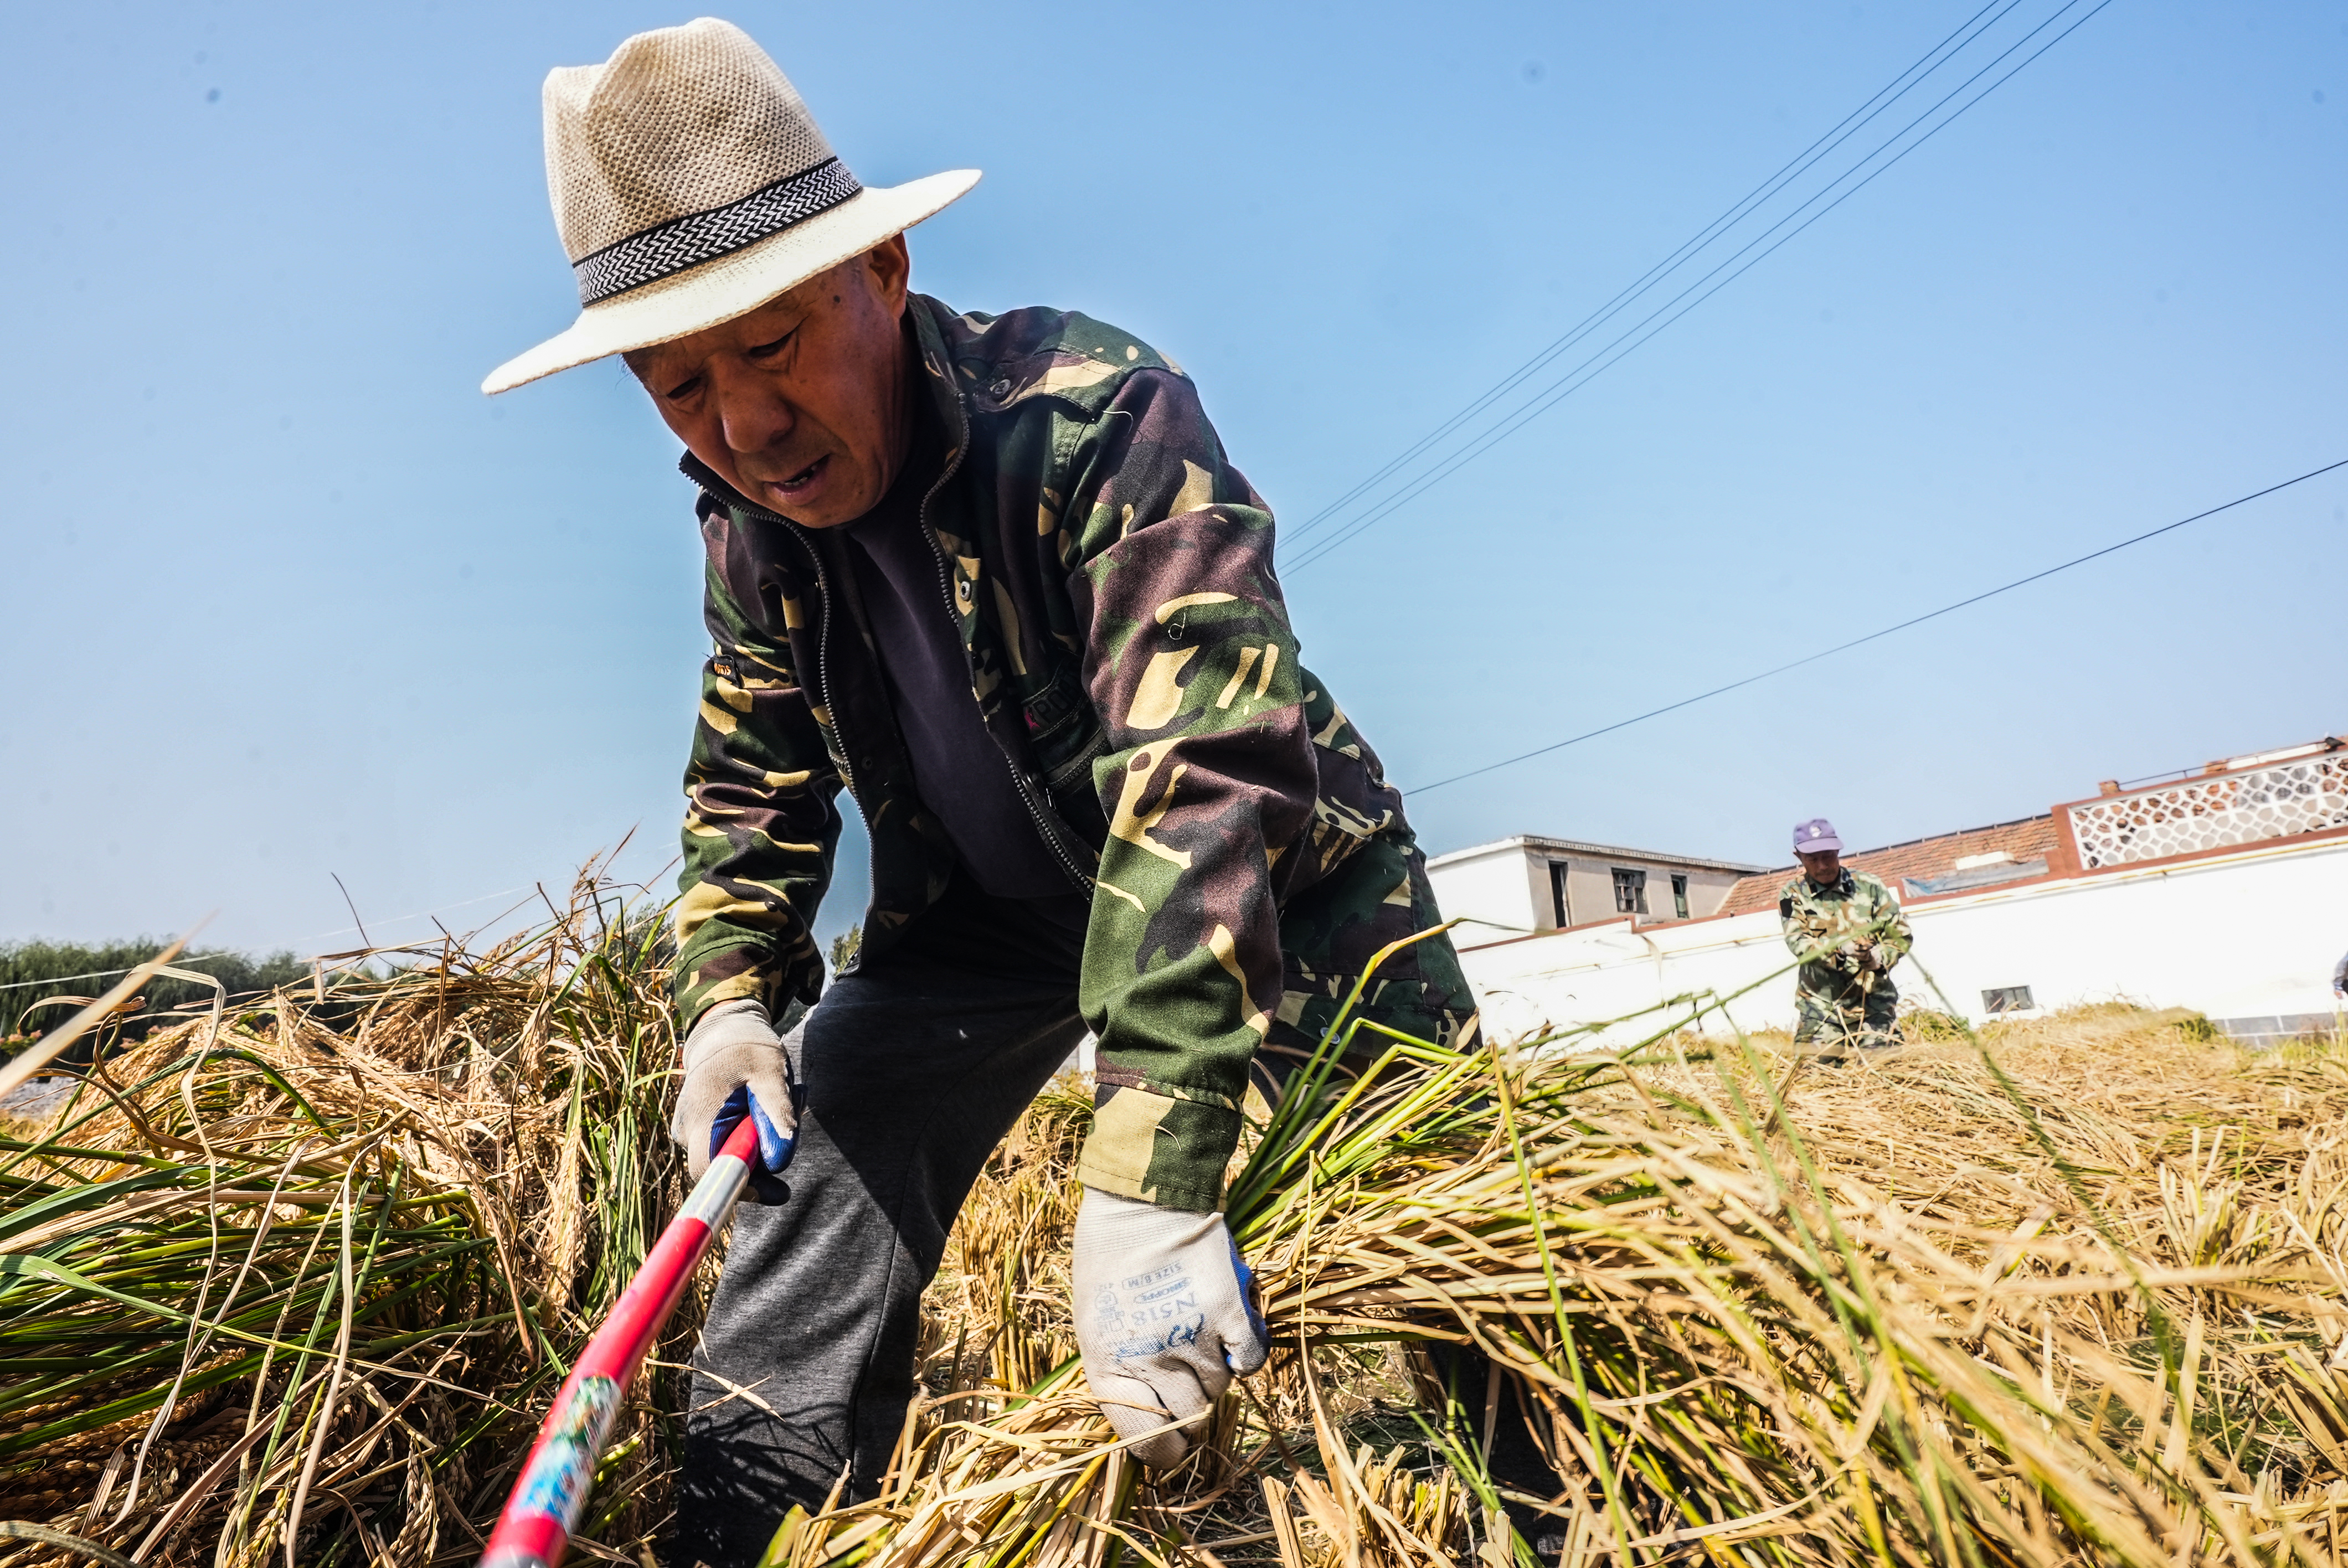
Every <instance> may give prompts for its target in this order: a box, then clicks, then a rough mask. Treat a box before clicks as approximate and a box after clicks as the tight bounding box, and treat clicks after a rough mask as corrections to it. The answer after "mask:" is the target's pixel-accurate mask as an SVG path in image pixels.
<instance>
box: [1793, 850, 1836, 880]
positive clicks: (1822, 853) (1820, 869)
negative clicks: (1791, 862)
mask: <svg viewBox="0 0 2348 1568" xmlns="http://www.w3.org/2000/svg"><path fill="white" fill-rule="evenodd" d="M1796 853H1797V854H1798V855H1799V856H1801V860H1802V875H1803V876H1807V877H1808V878H1809V879H1810V880H1811V881H1813V882H1815V883H1817V884H1818V886H1821V887H1823V886H1826V885H1827V884H1828V883H1829V882H1832V881H1834V880H1835V879H1836V878H1837V877H1838V876H1841V875H1842V852H1841V851H1840V850H1838V849H1805V850H1797V852H1796Z"/></svg>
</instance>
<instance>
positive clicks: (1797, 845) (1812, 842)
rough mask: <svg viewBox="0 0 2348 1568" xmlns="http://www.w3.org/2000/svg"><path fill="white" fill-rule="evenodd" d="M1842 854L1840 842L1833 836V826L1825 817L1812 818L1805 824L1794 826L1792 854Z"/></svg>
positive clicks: (1799, 823) (1798, 823) (1800, 823)
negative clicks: (1831, 852) (1829, 852)
mask: <svg viewBox="0 0 2348 1568" xmlns="http://www.w3.org/2000/svg"><path fill="white" fill-rule="evenodd" d="M1829 849H1831V850H1833V851H1834V852H1835V853H1836V854H1837V855H1840V854H1841V853H1842V840H1841V839H1839V838H1837V837H1836V836H1835V830H1834V824H1833V823H1831V822H1828V820H1827V819H1826V818H1825V817H1822V816H1814V817H1812V818H1810V820H1809V821H1807V822H1797V823H1796V824H1795V825H1794V853H1795V854H1797V855H1823V854H1825V853H1826V852H1827V851H1828V850H1829Z"/></svg>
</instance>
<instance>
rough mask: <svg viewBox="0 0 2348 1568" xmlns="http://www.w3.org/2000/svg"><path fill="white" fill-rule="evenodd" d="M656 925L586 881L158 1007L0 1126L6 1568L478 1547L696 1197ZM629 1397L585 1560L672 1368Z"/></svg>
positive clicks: (2, 1545) (635, 1473)
mask: <svg viewBox="0 0 2348 1568" xmlns="http://www.w3.org/2000/svg"><path fill="white" fill-rule="evenodd" d="M607 915H611V916H613V917H607ZM660 933H661V927H660V923H659V922H658V921H657V920H656V919H637V920H633V921H632V920H629V919H627V918H624V917H622V915H621V912H617V911H613V909H612V906H611V904H610V902H609V899H608V895H606V896H604V897H599V893H598V890H597V889H596V888H595V887H594V886H592V883H591V882H590V881H588V880H584V879H582V883H581V885H580V886H579V888H578V889H577V894H576V897H575V898H574V900H573V902H572V907H570V908H569V909H568V910H565V911H562V912H561V913H559V914H557V915H556V917H554V918H553V919H551V921H549V922H548V923H547V925H546V926H544V927H542V928H541V929H539V930H537V931H534V932H531V933H530V934H528V935H527V936H524V937H521V938H516V939H514V940H511V941H509V942H506V943H503V944H501V945H499V946H498V947H496V948H492V949H491V950H489V951H487V952H483V953H479V954H469V953H465V952H462V951H458V950H457V949H456V948H455V946H454V944H451V947H450V948H449V949H448V950H446V951H435V952H431V953H428V954H410V955H406V957H407V958H408V959H409V960H410V962H409V964H408V965H407V967H406V968H401V969H399V970H398V971H397V972H396V973H391V974H386V973H385V972H383V971H382V970H380V969H378V970H376V971H374V972H371V973H359V974H346V975H344V976H341V977H339V978H332V979H331V980H330V979H328V978H322V979H321V981H320V983H318V984H317V985H316V986H315V987H313V986H309V985H304V986H302V987H298V988H295V989H292V990H288V991H281V992H280V993H278V994H277V995H276V996H275V997H274V998H273V1000H272V1002H271V1004H270V1005H269V1006H268V1007H266V1008H263V1009H257V1010H254V1011H250V1012H247V1013H245V1014H244V1015H243V1016H242V1017H241V1018H237V1019H234V1020H228V1021H227V1022H225V1023H224V1025H223V1026H222V1027H221V1029H220V1030H219V1031H218V1034H217V1037H215V1035H214V1032H213V1030H212V1027H211V1024H210V1022H209V1021H208V1020H197V1021H191V1022H189V1023H186V1024H183V1025H180V1026H179V1027H175V1028H171V1029H168V1030H160V1031H158V1032H157V1033H155V1034H153V1035H152V1036H150V1037H149V1039H148V1040H146V1041H144V1042H143V1043H141V1044H139V1045H138V1046H136V1047H135V1048H133V1049H131V1050H129V1051H128V1052H127V1053H125V1054H122V1055H118V1056H113V1057H110V1058H108V1059H106V1060H105V1061H103V1062H102V1064H101V1067H100V1070H99V1071H98V1074H97V1075H95V1076H94V1077H93V1078H92V1079H91V1080H90V1081H88V1083H87V1084H86V1085H85V1086H84V1088H83V1090H82V1091H81V1092H80V1093H79V1094H78V1095H77V1096H76V1097H75V1100H74V1102H73V1103H72V1104H70V1105H69V1106H68V1107H67V1108H66V1109H65V1110H64V1112H62V1113H61V1114H59V1115H57V1116H56V1117H54V1118H52V1119H51V1120H50V1121H48V1122H46V1123H45V1124H44V1125H41V1126H39V1127H37V1128H34V1127H27V1126H23V1125H17V1126H14V1127H5V1128H0V1133H5V1134H7V1135H5V1136H0V1520H15V1521H19V1522H29V1523H30V1524H31V1525H33V1526H35V1527H37V1528H36V1531H34V1532H32V1533H33V1535H34V1537H35V1538H34V1539H31V1540H26V1539H25V1538H24V1537H25V1535H26V1532H24V1531H22V1530H19V1531H18V1532H16V1533H17V1536H18V1538H17V1539H14V1540H8V1539H0V1564H8V1565H14V1564H17V1563H74V1562H88V1561H90V1560H93V1559H96V1560H99V1561H104V1560H106V1559H105V1558H104V1557H103V1556H102V1555H101V1553H108V1552H110V1553H115V1554H117V1555H118V1556H122V1557H128V1558H130V1559H132V1560H134V1561H136V1562H138V1563H142V1564H166V1563H168V1564H178V1563H189V1564H195V1563H211V1564H217V1565H218V1568H249V1565H252V1564H257V1563H263V1562H266V1561H269V1560H271V1559H273V1558H282V1559H283V1561H285V1562H286V1563H288V1564H289V1568H291V1565H292V1564H294V1563H347V1564H353V1565H356V1564H366V1563H384V1564H386V1565H396V1568H415V1565H421V1564H424V1563H429V1562H433V1561H435V1560H438V1561H443V1562H456V1561H469V1560H470V1558H471V1557H472V1556H474V1555H476V1554H478V1553H479V1533H480V1532H484V1531H485V1530H486V1528H487V1526H488V1524H489V1522H491V1521H492V1520H494V1518H495V1516H496V1513H497V1510H498V1508H499V1505H500V1504H501V1502H502V1501H503V1499H504V1490H505V1485H506V1483H507V1482H509V1481H510V1480H511V1477H512V1474H513V1471H514V1469H515V1467H516V1466H517V1465H519V1463H520V1458H521V1452H522V1450H523V1449H524V1448H526V1447H527V1444H528V1440H529V1437H530V1432H531V1431H532V1430H533V1429H534V1428H535V1426H536V1423H537V1420H538V1418H539V1417H540V1416H541V1414H542V1413H543V1409H542V1407H543V1405H544V1403H545V1401H546V1400H547V1399H550V1398H551V1396H552V1393H553V1391H554V1388H555V1386H556V1384H557V1383H558V1382H559V1380H560V1378H561V1375H562V1370H563V1368H564V1366H565V1365H566V1364H567V1358H568V1357H569V1356H570V1355H572V1354H575V1353H576V1351H577V1349H578V1348H580V1347H581V1346H582V1345H583V1344H584V1342H585V1337H586V1335H587V1334H588V1333H589V1332H591V1331H592V1327H593V1325H594V1323H595V1321H596V1320H597V1319H598V1318H599V1317H601V1316H602V1313H603V1312H604V1311H605V1310H606V1309H607V1308H608V1307H609V1306H610V1305H611V1303H612V1301H613V1298H614V1297H616V1296H617V1295H618V1293H619V1290H620V1287H621V1286H623V1285H624V1284H625V1283H626V1280H627V1277H628V1276H629V1275H630V1274H631V1273H633V1270H634V1268H635V1266H636V1265H637V1264H638V1263H639V1262H640V1261H641V1260H642V1258H643V1256H644V1251H645V1249H646V1248H647V1247H648V1246H649V1245H650V1244H651V1242H652V1240H653V1238H654V1237H655V1236H656V1235H658V1234H659V1230H660V1227H661V1226H662V1225H664V1224H665V1223H666V1220H667V1217H668V1215H669V1214H670V1213H671V1212H672V1211H673V1209H674V1208H675V1204H676V1203H677V1202H678V1201H679V1199H680V1198H681V1196H682V1194H683V1184H682V1181H681V1176H682V1167H681V1163H680V1162H678V1161H677V1160H676V1159H675V1155H674V1152H673V1150H672V1148H671V1145H670V1144H669V1143H668V1139H667V1136H666V1133H665V1132H664V1127H663V1121H662V1118H663V1113H664V1109H665V1105H664V1102H665V1098H666V1084H667V1069H668V1066H669V1063H670V1061H672V1059H673V1057H674V1055H675V1040H674V1035H673V1032H672V1030H671V1029H670V1025H669V1021H668V1014H667V1009H666V1008H665V1006H664V1004H663V999H662V993H663V981H664V969H663V968H662V964H663V959H664V940H663V938H662V937H661V934H660ZM680 1316H681V1317H684V1318H686V1319H689V1320H688V1321H683V1322H680V1323H679V1324H677V1325H676V1326H675V1337H676V1343H675V1345H674V1346H672V1347H671V1348H669V1349H668V1350H666V1351H664V1352H663V1358H664V1359H677V1358H679V1357H680V1352H681V1350H682V1349H683V1348H687V1347H689V1346H690V1343H691V1338H692V1335H693V1332H694V1329H695V1324H697V1322H698V1320H699V1319H698V1307H697V1304H696V1303H689V1304H688V1305H687V1307H686V1308H685V1311H684V1312H683V1313H682V1314H681V1315H680ZM635 1392H636V1395H637V1397H638V1399H639V1400H640V1403H638V1404H637V1405H635V1406H634V1407H633V1409H631V1411H630V1412H629V1414H628V1415H627V1417H626V1418H625V1419H624V1422H623V1428H622V1432H621V1441H620V1443H619V1446H618V1448H617V1450H616V1451H615V1453H614V1456H613V1459H612V1460H611V1461H610V1462H609V1463H608V1464H607V1465H606V1467H605V1471H604V1477H605V1480H604V1484H603V1485H602V1486H601V1487H600V1488H599V1490H598V1493H597V1497H596V1501H595V1502H594V1503H593V1504H592V1507H593V1509H594V1510H595V1511H596V1513H595V1519H594V1528H593V1530H592V1535H593V1536H594V1537H595V1540H593V1541H591V1542H589V1543H588V1544H587V1546H586V1548H585V1549H584V1550H585V1551H586V1552H588V1553H590V1554H591V1555H592V1554H601V1555H603V1556H609V1557H615V1558H618V1559H619V1560H622V1561H627V1562H634V1561H636V1560H637V1559H636V1558H635V1556H634V1553H635V1550H636V1548H637V1547H638V1546H639V1545H641V1544H642V1543H643V1542H645V1541H647V1540H649V1539H651V1538H652V1537H653V1535H654V1532H656V1531H657V1530H658V1529H659V1527H660V1526H661V1525H662V1523H663V1522H664V1512H665V1507H664V1502H665V1497H666V1484H665V1478H666V1475H667V1469H668V1461H669V1457H670V1450H669V1435H668V1434H669V1430H670V1429H671V1427H672V1426H673V1424H674V1417H673V1415H672V1414H671V1413H669V1412H672V1411H673V1410H674V1409H675V1404H676V1400H677V1399H678V1397H679V1395H680V1393H681V1389H680V1388H679V1387H678V1384H677V1379H676V1378H675V1374H674V1372H663V1371H655V1373H654V1376H653V1377H651V1378H648V1379H647V1383H646V1386H644V1387H640V1388H639V1389H637V1390H635ZM0 1532H5V1526H0ZM41 1532H52V1533H49V1534H46V1535H44V1534H42V1533H41ZM54 1532H63V1533H64V1534H65V1535H66V1536H67V1537H70V1538H71V1539H70V1540H69V1541H67V1542H59V1541H58V1540H57V1539H56V1535H55V1533H54ZM599 1542H601V1543H606V1544H605V1545H604V1546H603V1547H602V1549H600V1551H599V1545H598V1543H599ZM610 1547H616V1548H618V1549H619V1550H618V1551H613V1550H610V1549H609V1548H610Z"/></svg>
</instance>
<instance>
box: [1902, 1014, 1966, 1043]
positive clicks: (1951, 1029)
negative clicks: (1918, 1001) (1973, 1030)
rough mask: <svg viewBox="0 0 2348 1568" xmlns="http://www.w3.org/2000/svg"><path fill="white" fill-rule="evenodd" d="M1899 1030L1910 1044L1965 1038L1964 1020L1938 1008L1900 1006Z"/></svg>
mask: <svg viewBox="0 0 2348 1568" xmlns="http://www.w3.org/2000/svg"><path fill="white" fill-rule="evenodd" d="M1900 1034H1901V1035H1902V1036H1904V1037H1905V1038H1906V1039H1907V1040H1908V1041H1909V1042H1910V1044H1922V1043H1932V1044H1938V1043H1940V1042H1941V1041H1943V1040H1962V1039H1964V1038H1965V1020H1962V1019H1961V1018H1959V1017H1957V1016H1956V1014H1954V1013H1951V1012H1943V1011H1941V1009H1938V1008H1925V1007H1920V1008H1902V1009H1900Z"/></svg>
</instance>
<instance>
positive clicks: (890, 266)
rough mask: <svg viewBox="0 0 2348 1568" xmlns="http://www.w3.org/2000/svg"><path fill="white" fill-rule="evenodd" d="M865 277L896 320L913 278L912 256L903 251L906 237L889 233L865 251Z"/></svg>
mask: <svg viewBox="0 0 2348 1568" xmlns="http://www.w3.org/2000/svg"><path fill="white" fill-rule="evenodd" d="M864 265H865V269H866V273H867V275H868V276H869V277H870V279H871V282H872V292H873V295H874V297H875V298H877V299H878V300H879V301H880V305H881V308H882V309H883V310H885V311H887V312H888V313H889V317H890V319H891V320H892V321H893V320H895V319H896V317H897V315H898V314H899V313H901V311H903V310H904V308H905V294H906V291H907V285H908V284H909V283H910V282H911V280H912V276H913V258H912V253H911V251H908V250H907V249H906V248H905V236H904V235H902V234H891V235H890V236H889V238H887V239H886V240H883V241H880V243H879V244H878V245H875V246H873V247H872V249H870V251H865V252H864Z"/></svg>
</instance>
